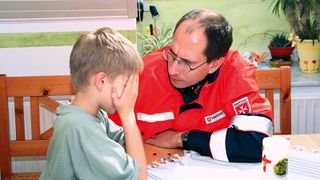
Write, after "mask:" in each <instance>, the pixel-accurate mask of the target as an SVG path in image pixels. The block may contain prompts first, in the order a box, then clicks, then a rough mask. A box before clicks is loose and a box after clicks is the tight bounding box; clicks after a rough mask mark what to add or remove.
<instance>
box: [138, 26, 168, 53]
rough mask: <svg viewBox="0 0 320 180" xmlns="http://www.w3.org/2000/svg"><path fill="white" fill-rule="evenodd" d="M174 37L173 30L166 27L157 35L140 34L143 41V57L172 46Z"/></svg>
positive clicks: (159, 30)
mask: <svg viewBox="0 0 320 180" xmlns="http://www.w3.org/2000/svg"><path fill="white" fill-rule="evenodd" d="M172 35H173V29H172V28H164V27H163V28H159V29H158V30H157V34H156V35H151V34H150V33H140V32H138V38H139V39H141V40H142V55H145V54H148V53H150V52H152V51H154V50H156V49H160V48H163V47H165V46H167V45H169V44H171V42H172Z"/></svg>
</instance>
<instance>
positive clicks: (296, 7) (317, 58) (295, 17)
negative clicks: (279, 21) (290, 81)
mask: <svg viewBox="0 0 320 180" xmlns="http://www.w3.org/2000/svg"><path fill="white" fill-rule="evenodd" d="M270 6H271V7H273V8H272V12H273V14H275V15H277V16H279V14H280V11H281V10H282V11H283V13H284V14H285V15H286V17H287V19H288V21H289V23H290V25H291V27H292V29H293V31H294V34H295V35H296V37H295V38H293V39H294V40H295V41H296V43H297V50H298V56H299V63H300V69H301V71H302V72H305V73H316V72H319V70H320V40H319V39H320V0H273V1H272V2H271V4H270Z"/></svg>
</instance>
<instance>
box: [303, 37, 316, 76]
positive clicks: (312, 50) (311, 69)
mask: <svg viewBox="0 0 320 180" xmlns="http://www.w3.org/2000/svg"><path fill="white" fill-rule="evenodd" d="M297 49H298V57H299V64H300V69H301V71H302V72H303V73H318V72H319V70H320V42H319V41H317V40H315V41H314V45H313V43H312V40H303V41H302V42H301V40H298V42H297Z"/></svg>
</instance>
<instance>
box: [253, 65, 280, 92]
mask: <svg viewBox="0 0 320 180" xmlns="http://www.w3.org/2000/svg"><path fill="white" fill-rule="evenodd" d="M280 73H281V72H280V71H279V70H277V69H259V70H257V74H256V79H257V83H258V84H259V88H260V89H279V88H280V84H281V74H280Z"/></svg>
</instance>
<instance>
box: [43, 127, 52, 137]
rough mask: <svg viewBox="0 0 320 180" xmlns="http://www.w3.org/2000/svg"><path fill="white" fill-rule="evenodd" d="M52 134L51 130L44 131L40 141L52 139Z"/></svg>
mask: <svg viewBox="0 0 320 180" xmlns="http://www.w3.org/2000/svg"><path fill="white" fill-rule="evenodd" d="M52 134H53V128H52V127H51V128H49V129H48V130H46V131H45V132H44V133H42V134H41V137H40V139H43V140H44V139H47V140H50V138H51V137H52Z"/></svg>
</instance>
